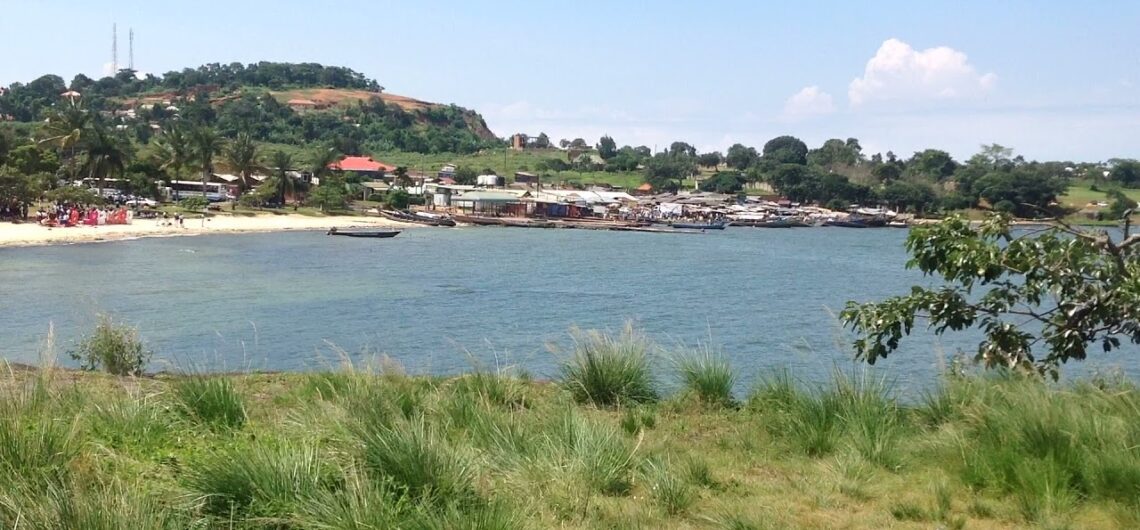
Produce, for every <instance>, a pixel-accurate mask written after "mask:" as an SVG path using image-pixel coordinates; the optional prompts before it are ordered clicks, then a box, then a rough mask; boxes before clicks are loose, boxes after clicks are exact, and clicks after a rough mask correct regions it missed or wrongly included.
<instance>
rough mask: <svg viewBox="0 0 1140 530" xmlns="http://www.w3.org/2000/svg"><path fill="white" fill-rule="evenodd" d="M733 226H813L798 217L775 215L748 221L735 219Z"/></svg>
mask: <svg viewBox="0 0 1140 530" xmlns="http://www.w3.org/2000/svg"><path fill="white" fill-rule="evenodd" d="M732 226H750V227H754V228H802V227H806V226H811V225H809V224H807V223H805V222H803V220H802V219H799V218H797V217H775V218H769V219H763V220H756V219H750V220H746V221H733V222H732Z"/></svg>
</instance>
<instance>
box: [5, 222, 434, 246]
mask: <svg viewBox="0 0 1140 530" xmlns="http://www.w3.org/2000/svg"><path fill="white" fill-rule="evenodd" d="M171 221H173V220H171ZM184 225H185V226H184V227H182V228H180V227H178V226H162V225H161V224H160V223H159V222H158V221H156V220H154V219H135V220H134V222H132V223H131V224H129V225H103V226H77V227H71V228H48V227H45V226H40V225H37V224H35V223H34V222H28V223H21V224H13V223H0V247H11V246H30V245H54V244H65V243H89V242H96V241H115V240H120V239H132V238H138V237H169V236H189V235H200V234H226V233H240V232H276V231H285V230H327V229H328V228H331V227H334V226H335V227H337V228H351V227H370V228H406V227H413V226H416V225H412V224H406V223H398V222H395V221H391V220H388V219H384V218H382V217H364V216H336V217H310V216H305V215H296V214H286V215H274V214H262V215H255V216H248V217H243V216H229V215H225V214H221V215H217V216H214V217H209V218H207V219H206V220H205V221H203V220H202V219H200V218H192V219H187V220H186V221H185V223H184Z"/></svg>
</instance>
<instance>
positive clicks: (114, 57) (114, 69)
mask: <svg viewBox="0 0 1140 530" xmlns="http://www.w3.org/2000/svg"><path fill="white" fill-rule="evenodd" d="M117 73H119V25H118V24H114V23H112V24H111V77H115V74H117Z"/></svg>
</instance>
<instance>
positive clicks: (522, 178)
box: [515, 171, 538, 184]
mask: <svg viewBox="0 0 1140 530" xmlns="http://www.w3.org/2000/svg"><path fill="white" fill-rule="evenodd" d="M515 182H516V183H519V184H538V175H535V174H534V173H527V172H525V171H516V172H515Z"/></svg>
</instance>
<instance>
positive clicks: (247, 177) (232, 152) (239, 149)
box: [222, 133, 262, 193]
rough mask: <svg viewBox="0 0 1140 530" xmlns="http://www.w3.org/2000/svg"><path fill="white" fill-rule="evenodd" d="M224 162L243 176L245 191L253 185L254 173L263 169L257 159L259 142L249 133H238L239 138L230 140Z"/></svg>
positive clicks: (242, 189) (223, 156)
mask: <svg viewBox="0 0 1140 530" xmlns="http://www.w3.org/2000/svg"><path fill="white" fill-rule="evenodd" d="M222 162H223V163H224V164H225V165H226V167H228V168H229V169H230V171H233V172H234V173H237V174H238V176H239V177H241V181H240V183H241V191H242V192H243V193H244V192H245V191H246V190H248V189H250V188H252V187H253V178H252V177H253V174H254V173H255V172H257V171H260V170H261V169H262V168H261V164H259V163H258V161H257V144H256V143H254V141H253V137H251V136H250V135H249V134H247V133H241V134H238V135H237V138H235V139H234V141H232V142H230V145H229V146H227V147H226V148H225V150H224V151H223V153H222Z"/></svg>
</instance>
